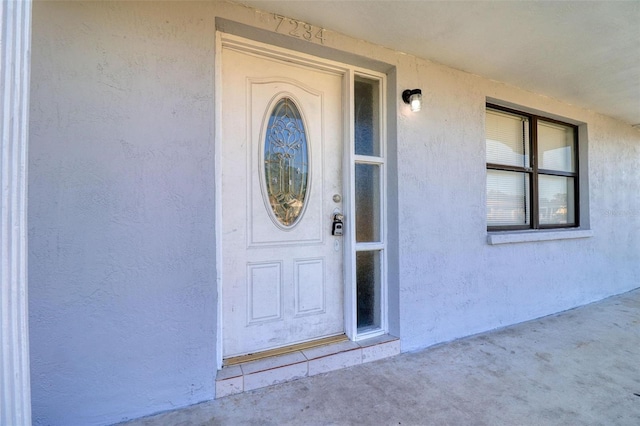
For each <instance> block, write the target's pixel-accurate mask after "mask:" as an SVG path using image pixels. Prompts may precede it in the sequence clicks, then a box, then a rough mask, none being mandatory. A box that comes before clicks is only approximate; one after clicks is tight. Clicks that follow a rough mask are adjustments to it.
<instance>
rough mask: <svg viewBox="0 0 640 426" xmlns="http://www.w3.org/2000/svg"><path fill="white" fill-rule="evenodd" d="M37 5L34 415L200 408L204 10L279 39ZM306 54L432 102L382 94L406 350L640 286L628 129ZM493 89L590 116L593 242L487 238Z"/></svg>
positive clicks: (206, 391) (634, 170)
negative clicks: (416, 104) (487, 131)
mask: <svg viewBox="0 0 640 426" xmlns="http://www.w3.org/2000/svg"><path fill="white" fill-rule="evenodd" d="M33 12H34V14H33V49H32V52H33V53H32V94H31V133H30V163H29V167H30V168H29V176H30V178H29V185H30V187H29V228H30V233H29V252H30V257H29V298H30V321H31V323H30V327H31V336H30V338H31V360H32V394H33V414H34V422H35V423H36V424H52V425H62V424H64V425H73V424H84V425H87V424H106V423H111V422H115V421H119V420H122V419H125V418H132V417H138V416H142V415H146V414H151V413H154V412H157V411H161V410H167V409H172V408H176V407H180V406H184V405H188V404H191V403H195V402H198V401H201V400H206V399H210V398H212V397H213V396H214V395H213V392H214V391H213V379H214V376H215V368H216V367H215V357H216V348H215V342H216V338H217V336H216V317H217V312H216V308H217V298H216V271H215V260H216V259H215V257H216V251H215V234H214V225H215V224H214V212H215V205H214V175H215V170H214V156H213V152H214V137H213V134H214V117H215V115H214V53H215V52H214V50H215V18H216V17H223V18H225V19H228V20H233V21H237V22H241V23H244V24H247V25H250V26H252V27H255V28H258V29H263V30H268V31H273V29H274V28H275V21H274V19H273V16H272V15H270V14H267V13H260V12H256V11H254V10H252V9H248V8H245V7H241V6H235V5H233V4H229V3H224V2H210V3H189V2H179V3H170V2H142V3H133V2H126V3H118V2H106V3H95V2H88V3H78V2H71V3H63V2H36V3H35V4H34V11H33ZM277 40H282V39H281V38H280V39H277ZM277 40H276V41H277ZM297 46H302V47H303V48H304V45H303V44H300V43H298V44H297ZM308 48H309V50H310V51H313V52H315V53H318V54H322V55H325V56H327V57H329V58H333V59H341V58H340V57H339V56H340V55H342V54H346V55H358V56H360V57H367V58H372V59H375V60H377V61H379V62H384V63H386V64H388V65H389V68H390V69H392V68H393V67H395V69H394V70H393V71H392V75H393V78H392V79H391V80H390V81H392V82H393V83H395V84H396V87H393V88H392V92H393V91H394V90H395V92H396V93H400V92H401V91H402V90H403V89H406V88H414V87H420V88H422V90H423V93H424V98H425V105H424V107H423V110H422V111H421V112H420V113H417V114H416V113H411V112H410V111H409V110H408V108H406V107H405V105H404V104H402V101H401V100H400V99H399V96H396V97H395V98H391V99H390V102H391V103H392V105H390V106H391V107H392V108H391V110H394V109H395V108H397V110H398V116H397V117H396V118H395V119H394V120H392V121H393V122H395V127H396V129H397V132H396V133H395V134H394V135H393V136H395V137H392V138H391V140H390V148H391V149H393V150H394V155H392V156H390V157H391V158H394V157H396V158H397V164H398V167H397V169H398V176H397V186H396V185H392V187H391V190H392V191H393V194H392V196H391V197H390V199H391V200H396V199H397V204H396V203H395V202H394V203H393V205H390V206H389V209H390V211H391V218H392V219H393V220H394V223H393V224H391V226H390V229H397V236H394V238H392V239H391V241H396V240H397V242H398V246H397V247H396V248H392V249H391V250H390V253H397V257H396V258H395V259H392V261H391V264H392V266H393V268H392V271H394V272H395V273H394V275H393V276H392V277H390V282H391V286H390V287H391V289H392V291H393V292H394V295H393V296H392V297H391V299H392V300H394V306H395V307H392V310H393V312H392V313H391V314H392V318H391V323H392V324H393V328H394V331H395V332H397V333H399V334H400V337H401V339H402V348H403V350H404V351H408V350H414V349H418V348H424V347H427V346H429V345H432V344H434V343H438V342H443V341H447V340H451V339H454V338H456V337H460V336H465V335H469V334H472V333H476V332H479V331H483V330H488V329H492V328H495V327H500V326H504V325H508V324H512V323H516V322H519V321H523V320H527V319H531V318H535V317H539V316H542V315H546V314H549V313H552V312H556V311H560V310H563V309H567V308H571V307H574V306H577V305H580V304H584V303H588V302H591V301H594V300H597V299H600V298H603V297H605V296H608V295H612V294H616V293H621V292H624V291H627V290H630V289H632V288H636V287H638V286H640V241H639V236H638V235H639V234H640V233H639V231H640V200H639V199H638V197H637V193H638V189H639V186H640V170H639V169H638V167H637V164H638V161H639V160H640V132H639V131H638V130H636V129H633V128H632V127H631V126H629V125H627V124H624V123H621V122H618V121H615V120H613V119H610V118H607V117H604V116H601V115H598V114H595V113H593V112H590V111H586V110H582V109H579V108H575V107H572V106H570V105H567V104H564V103H562V102H560V101H556V100H553V99H549V98H546V97H543V96H538V95H535V94H532V93H529V92H525V91H522V90H520V89H517V88H514V87H510V86H508V85H504V84H501V83H498V82H493V81H489V80H487V79H484V78H481V77H478V76H474V75H471V74H468V73H463V72H459V71H456V70H453V69H450V68H447V67H444V66H441V65H438V64H435V63H433V62H430V61H426V60H422V59H418V58H414V57H412V56H410V55H405V54H401V53H397V52H393V51H390V50H388V49H384V48H381V47H376V46H372V45H370V44H368V43H366V42H364V41H360V40H353V39H350V38H348V37H344V36H341V35H339V34H335V33H332V32H331V31H328V32H327V33H326V41H325V46H324V47H319V46H317V45H311V44H309V45H308ZM330 49H331V50H330ZM353 58H356V56H353ZM354 60H356V59H354ZM487 97H490V98H493V99H499V100H503V101H505V102H511V103H514V104H517V105H521V106H523V107H526V108H531V109H537V110H539V111H544V112H547V113H549V114H554V115H556V116H559V117H564V118H566V119H569V120H574V121H576V122H580V123H586V131H587V132H588V152H587V153H586V154H587V156H588V171H589V174H588V177H589V185H590V192H589V196H590V197H589V198H590V199H589V203H590V209H589V219H590V226H591V229H592V230H593V233H594V236H593V237H591V238H585V239H574V240H560V241H544V242H536V243H518V244H509V245H499V246H491V245H488V244H487V233H486V223H485V180H484V179H485V153H484V143H485V142H484V105H485V102H486V99H487ZM583 129H584V127H583ZM585 146H586V145H585ZM392 169H393V167H392ZM391 181H392V182H393V181H394V179H391ZM223 208H224V206H223ZM395 301H397V302H395ZM396 304H397V306H396Z"/></svg>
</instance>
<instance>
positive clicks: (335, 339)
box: [222, 334, 347, 367]
mask: <svg viewBox="0 0 640 426" xmlns="http://www.w3.org/2000/svg"><path fill="white" fill-rule="evenodd" d="M345 340H347V336H346V335H345V334H339V335H337V336H330V337H323V338H322V339H316V340H310V341H308V342H302V343H296V344H294V345H289V346H283V347H281V348H275V349H268V350H266V351H260V352H255V353H252V354H247V355H240V356H234V357H231V358H226V359H224V360H222V366H223V367H227V366H229V365H238V364H242V363H245V362H251V361H257V360H259V359H264V358H271V357H274V356H279V355H286V354H290V353H293V352H297V351H302V350H304V349H311V348H317V347H318V346H325V345H331V344H334V343H340V342H344V341H345Z"/></svg>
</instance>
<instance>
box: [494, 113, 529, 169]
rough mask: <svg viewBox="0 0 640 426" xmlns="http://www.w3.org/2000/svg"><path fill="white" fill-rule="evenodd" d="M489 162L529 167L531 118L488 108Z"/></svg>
mask: <svg viewBox="0 0 640 426" xmlns="http://www.w3.org/2000/svg"><path fill="white" fill-rule="evenodd" d="M486 144H487V145H486V148H487V163H492V164H505V165H509V166H516V167H529V120H528V118H526V117H522V116H519V115H514V114H508V113H504V112H498V111H493V110H487V115H486Z"/></svg>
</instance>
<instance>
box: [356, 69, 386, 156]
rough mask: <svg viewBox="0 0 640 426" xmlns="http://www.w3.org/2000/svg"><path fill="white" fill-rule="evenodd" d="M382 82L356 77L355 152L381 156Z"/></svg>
mask: <svg viewBox="0 0 640 426" xmlns="http://www.w3.org/2000/svg"><path fill="white" fill-rule="evenodd" d="M379 86H380V82H379V81H377V80H369V79H366V78H362V77H356V79H355V88H354V89H355V97H354V98H355V105H354V107H355V109H354V112H355V152H356V154H357V155H371V156H376V157H379V156H380V134H379V133H380V130H379V129H380V117H379V115H380V114H379V112H380V109H379V108H380V90H379Z"/></svg>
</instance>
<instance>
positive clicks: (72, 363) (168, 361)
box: [29, 2, 216, 425]
mask: <svg viewBox="0 0 640 426" xmlns="http://www.w3.org/2000/svg"><path fill="white" fill-rule="evenodd" d="M158 5H159V3H153V2H149V3H145V4H142V5H138V6H135V7H130V6H128V5H126V3H117V2H104V3H88V4H75V3H74V4H68V3H60V2H36V3H35V4H34V8H33V12H34V13H33V51H32V58H33V59H32V82H33V83H32V92H31V99H32V101H31V134H30V136H31V137H30V141H29V142H30V157H29V265H30V269H29V300H30V306H29V308H30V330H31V335H30V339H31V362H32V370H31V371H32V384H33V385H32V395H33V414H34V423H35V424H47V425H49V424H50V425H74V424H76V425H89V424H102V423H109V422H113V421H118V420H121V419H123V418H126V417H137V416H141V415H145V414H149V413H152V412H156V411H159V410H166V409H169V408H172V407H175V406H182V405H186V404H191V403H195V402H199V401H202V400H207V399H211V398H212V397H213V392H214V391H213V389H214V386H213V384H214V383H213V379H214V377H215V370H216V367H215V341H216V322H215V318H216V281H215V243H214V241H215V240H214V191H213V187H214V180H213V176H214V169H213V164H214V160H213V136H212V135H213V129H214V127H213V69H214V66H213V50H214V30H213V21H212V20H211V19H205V17H204V16H202V15H200V14H198V13H197V11H194V10H193V9H192V10H190V11H189V12H188V13H183V11H182V10H183V8H182V7H180V6H179V5H170V4H163V5H162V6H161V7H159V6H158ZM194 12H195V13H194Z"/></svg>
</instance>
